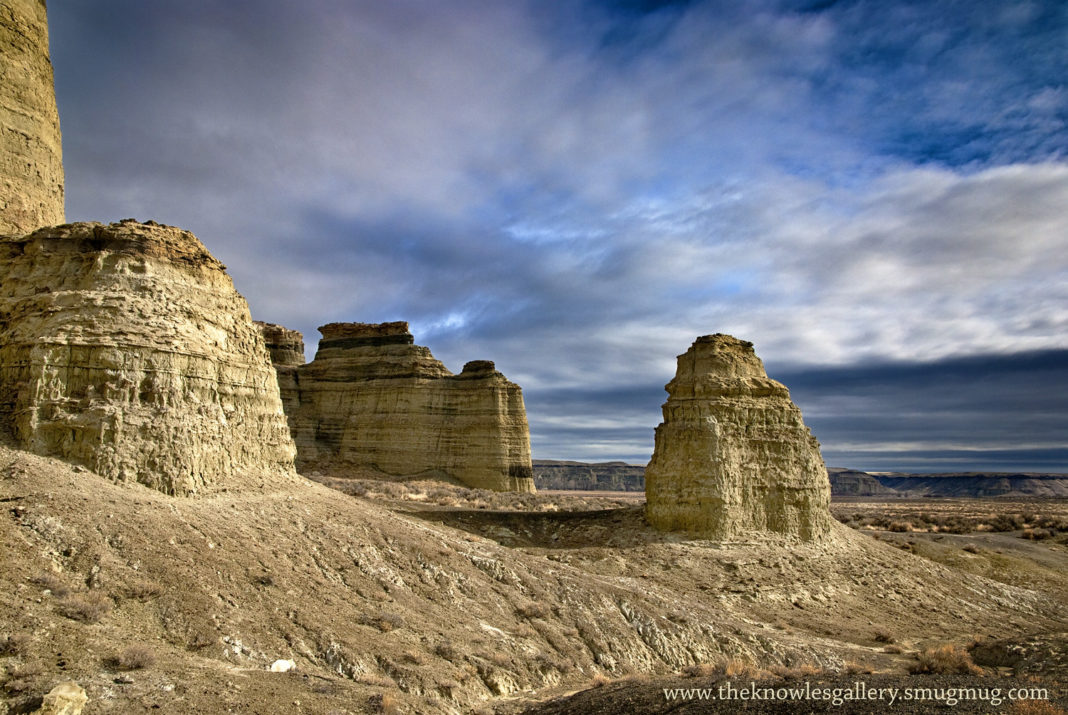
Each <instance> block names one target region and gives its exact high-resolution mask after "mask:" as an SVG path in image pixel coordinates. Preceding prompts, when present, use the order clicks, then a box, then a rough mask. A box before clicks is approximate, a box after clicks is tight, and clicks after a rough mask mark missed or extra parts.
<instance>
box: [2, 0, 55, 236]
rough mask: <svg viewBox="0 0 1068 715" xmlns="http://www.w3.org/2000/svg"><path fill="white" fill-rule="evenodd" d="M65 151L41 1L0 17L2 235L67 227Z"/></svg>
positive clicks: (12, 2) (7, 5) (8, 0)
mask: <svg viewBox="0 0 1068 715" xmlns="http://www.w3.org/2000/svg"><path fill="white" fill-rule="evenodd" d="M64 220H65V219H64V217H63V151H62V147H61V137H60V131H59V113H58V112H57V111H56V93H55V87H54V82H53V79H52V62H51V60H50V59H49V57H48V16H47V13H46V12H45V4H44V2H43V1H42V0H5V1H4V5H3V8H2V12H0V235H3V234H24V233H29V232H30V231H33V230H34V229H37V228H40V227H42V226H52V225H55V224H60V223H63V221H64Z"/></svg>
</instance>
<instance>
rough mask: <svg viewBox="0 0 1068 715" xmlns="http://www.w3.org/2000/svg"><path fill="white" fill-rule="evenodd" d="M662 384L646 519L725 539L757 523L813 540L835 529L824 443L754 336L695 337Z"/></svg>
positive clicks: (753, 530)
mask: <svg viewBox="0 0 1068 715" xmlns="http://www.w3.org/2000/svg"><path fill="white" fill-rule="evenodd" d="M666 389H667V391H668V400H667V402H666V403H664V407H663V410H664V421H663V423H662V424H661V425H660V426H659V427H657V428H656V445H655V448H654V452H653V458H652V460H651V461H650V462H649V465H648V466H647V467H646V469H645V493H646V518H647V519H648V521H649V523H650V524H652V525H653V526H654V527H655V528H657V529H661V530H665V531H681V532H686V533H689V534H691V535H694V536H698V537H703V538H709V539H717V540H724V541H730V540H736V539H739V538H746V537H747V536H750V535H753V534H757V533H759V532H773V533H777V534H784V535H790V536H794V537H797V538H800V539H801V540H804V541H812V540H816V539H820V538H822V537H824V536H826V535H827V534H828V533H829V532H830V529H831V524H832V519H831V515H830V511H829V504H830V485H829V483H828V480H827V471H826V469H825V468H824V465H823V459H822V458H821V457H820V451H819V444H818V443H817V442H816V439H815V438H814V437H813V436H812V434H811V433H810V432H809V430H808V428H807V427H805V425H804V423H803V422H802V421H801V411H800V410H799V409H798V408H797V406H796V405H794V403H793V402H792V401H791V400H790V393H789V391H788V390H787V389H786V387H784V386H783V385H782V384H780V383H778V382H776V381H774V380H771V379H769V378H768V376H767V374H766V373H765V372H764V364H763V363H762V362H761V360H760V358H758V357H757V356H756V353H754V352H753V345H752V343H748V342H744V341H742V340H738V339H736V338H733V337H731V336H729V335H721V334H716V335H706V336H703V337H700V338H698V339H697V341H696V342H694V344H693V345H692V346H691V347H690V349H689V350H688V351H687V352H686V353H685V354H684V355H680V356H679V363H678V371H677V372H676V374H675V379H674V380H672V381H671V382H670V383H668V385H667V387H666Z"/></svg>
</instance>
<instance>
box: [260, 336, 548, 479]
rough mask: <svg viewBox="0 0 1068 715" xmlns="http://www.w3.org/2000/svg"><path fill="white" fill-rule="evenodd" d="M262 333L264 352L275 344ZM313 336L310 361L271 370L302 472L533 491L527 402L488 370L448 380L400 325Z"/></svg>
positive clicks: (481, 363) (481, 365) (485, 364)
mask: <svg viewBox="0 0 1068 715" xmlns="http://www.w3.org/2000/svg"><path fill="white" fill-rule="evenodd" d="M265 325H266V324H265ZM261 330H263V331H264V335H265V336H268V338H267V339H268V342H269V343H270V342H272V340H274V339H273V338H272V337H270V336H276V335H279V334H280V333H279V332H278V331H277V330H274V329H273V328H267V327H261ZM319 332H320V333H322V336H323V337H322V340H320V341H319V348H318V351H317V352H316V354H315V359H314V360H312V361H311V362H309V363H307V364H304V365H300V366H293V365H291V364H279V363H276V368H277V370H278V380H279V385H280V387H281V391H282V395H283V401H284V403H285V406H286V416H287V418H288V420H289V426H290V429H291V430H292V433H293V438H294V441H295V442H296V445H297V466H298V468H300V469H301V470H304V471H306V470H318V471H323V472H328V473H335V474H344V473H353V472H374V473H378V474H380V475H383V476H387V477H413V476H420V477H442V478H447V479H455V480H457V481H459V482H461V483H463V484H465V485H467V486H470V487H476V488H482V489H492V490H496V491H521V492H532V491H534V480H533V472H532V469H531V462H530V432H529V429H528V427H527V418H526V408H525V406H524V404H523V393H522V390H521V389H520V387H519V386H518V385H516V384H515V383H513V382H510V381H508V379H507V378H505V377H504V375H502V374H501V373H500V372H498V371H497V369H496V367H495V366H494V364H493V363H492V362H490V361H488V360H475V361H472V362H469V363H467V364H466V365H465V366H464V368H463V371H462V372H461V373H460V374H459V375H454V374H452V373H451V372H450V371H449V370H448V369H447V368H446V367H445V366H444V365H443V364H442V363H441V362H440V361H439V360H437V359H436V358H435V357H434V356H433V355H432V354H431V353H430V350H429V349H428V348H425V347H423V346H420V345H416V344H415V339H414V337H413V336H412V334H411V333H410V332H409V331H408V324H407V323H405V322H392V323H330V324H329V325H324V326H322V327H321V328H319ZM288 333H289V334H290V335H292V334H297V335H299V333H295V331H288ZM276 342H277V341H276Z"/></svg>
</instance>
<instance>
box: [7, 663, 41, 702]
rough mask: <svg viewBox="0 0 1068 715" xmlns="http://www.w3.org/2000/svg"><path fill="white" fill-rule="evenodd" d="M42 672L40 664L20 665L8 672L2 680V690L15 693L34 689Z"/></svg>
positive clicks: (11, 693)
mask: <svg viewBox="0 0 1068 715" xmlns="http://www.w3.org/2000/svg"><path fill="white" fill-rule="evenodd" d="M43 673H44V671H43V670H42V669H41V666H39V665H37V664H35V663H27V664H25V665H20V666H18V667H16V668H14V669H12V670H11V671H9V672H8V676H7V680H6V681H4V691H5V692H6V693H8V694H9V695H17V694H19V693H25V692H28V691H30V690H34V689H35V688H36V687H37V684H38V683H37V681H38V680H40V678H41V675H42V674H43Z"/></svg>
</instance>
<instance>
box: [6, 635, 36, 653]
mask: <svg viewBox="0 0 1068 715" xmlns="http://www.w3.org/2000/svg"><path fill="white" fill-rule="evenodd" d="M32 640H33V639H32V638H30V634H29V633H10V634H8V635H6V636H4V637H3V638H0V655H26V652H27V651H29V649H30V642H31V641H32Z"/></svg>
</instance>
